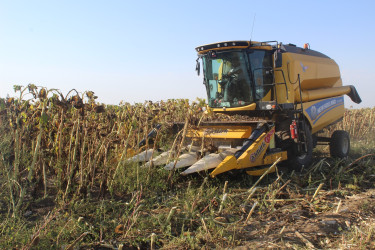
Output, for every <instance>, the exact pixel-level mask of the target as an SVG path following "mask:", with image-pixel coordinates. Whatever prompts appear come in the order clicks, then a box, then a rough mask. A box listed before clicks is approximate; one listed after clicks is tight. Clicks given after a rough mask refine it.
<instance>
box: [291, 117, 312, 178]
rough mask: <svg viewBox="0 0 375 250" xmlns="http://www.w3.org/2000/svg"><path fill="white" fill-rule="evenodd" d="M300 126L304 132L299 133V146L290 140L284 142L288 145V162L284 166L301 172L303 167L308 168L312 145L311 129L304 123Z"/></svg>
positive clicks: (310, 160)
mask: <svg viewBox="0 0 375 250" xmlns="http://www.w3.org/2000/svg"><path fill="white" fill-rule="evenodd" d="M302 126H303V127H304V130H305V132H304V133H299V136H300V138H299V140H300V145H298V144H297V143H296V142H294V141H293V140H292V139H288V140H286V141H285V142H289V143H288V144H286V145H288V146H287V148H286V149H287V152H288V160H287V161H286V165H288V167H290V168H292V169H294V170H296V171H301V169H302V168H303V167H308V166H309V165H310V164H311V162H312V158H313V157H312V152H313V148H314V145H313V137H312V135H311V129H310V127H309V125H308V124H306V123H304V124H302ZM303 127H302V128H303ZM302 128H301V129H302Z"/></svg>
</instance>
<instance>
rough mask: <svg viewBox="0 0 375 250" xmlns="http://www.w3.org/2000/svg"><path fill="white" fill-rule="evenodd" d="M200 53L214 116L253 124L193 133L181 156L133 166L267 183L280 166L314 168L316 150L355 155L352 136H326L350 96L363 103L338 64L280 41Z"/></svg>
mask: <svg viewBox="0 0 375 250" xmlns="http://www.w3.org/2000/svg"><path fill="white" fill-rule="evenodd" d="M196 51H197V52H198V59H197V67H196V69H197V71H198V75H199V72H200V62H199V59H201V60H202V63H203V72H204V76H203V83H204V85H205V87H206V90H207V102H208V105H207V106H208V109H209V110H210V111H211V112H215V113H221V114H225V115H228V116H233V115H240V116H241V117H248V118H252V119H251V121H249V120H250V119H244V120H236V121H230V122H228V121H218V122H202V123H200V124H199V125H196V126H194V125H192V126H191V127H190V128H189V129H188V130H187V132H186V138H187V140H186V142H187V143H186V146H185V147H184V148H183V149H181V151H180V152H173V151H168V152H163V153H161V154H160V155H158V156H155V157H153V159H152V162H150V161H149V160H150V158H151V154H152V152H153V151H152V150H150V149H149V150H146V151H144V152H142V153H141V154H139V155H136V156H133V157H132V158H131V159H129V160H130V161H146V163H145V164H144V165H143V166H145V167H147V166H151V165H153V166H160V165H164V168H165V169H167V170H172V169H178V168H186V167H188V168H187V169H185V170H184V171H182V172H181V174H182V175H186V174H191V173H196V172H200V171H204V170H210V169H213V170H212V172H211V173H210V175H211V176H212V177H214V176H216V175H218V174H221V173H224V172H227V171H239V170H240V171H245V172H246V173H247V174H250V175H261V174H263V173H264V172H265V171H266V169H267V168H268V167H269V166H270V165H271V164H272V163H273V162H275V161H276V160H277V159H279V158H280V159H281V161H284V162H285V163H286V164H285V165H287V166H290V167H292V168H294V169H297V170H298V169H300V168H302V167H303V166H308V165H309V164H310V163H311V161H312V151H313V148H314V147H315V146H316V145H329V148H330V153H331V156H332V157H340V158H343V157H346V156H347V155H348V154H349V150H350V138H349V134H348V133H347V132H346V131H342V130H338V131H334V132H333V134H332V136H331V137H324V136H319V133H320V132H321V131H322V130H323V129H325V128H327V127H329V126H330V125H332V124H334V123H336V122H338V121H340V120H341V119H342V118H343V115H344V97H343V95H348V96H349V97H350V98H351V100H352V101H353V102H355V103H360V102H361V98H360V97H359V95H358V93H357V91H356V89H355V87H354V86H351V85H349V86H342V80H341V76H340V71H339V67H338V66H337V64H336V63H335V61H334V60H332V59H331V58H329V57H328V56H326V55H324V54H322V53H320V52H317V51H314V50H311V49H310V46H309V45H308V44H305V45H304V47H303V48H300V47H297V46H295V45H293V44H282V43H279V42H277V41H270V42H254V41H230V42H220V43H213V44H208V45H203V46H199V47H197V48H196ZM149 136H150V137H151V136H152V135H151V133H150V134H149ZM146 139H147V138H146ZM147 155H148V157H147ZM177 156H179V157H178V158H177V159H176V157H177Z"/></svg>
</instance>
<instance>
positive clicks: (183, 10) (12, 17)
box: [0, 0, 375, 108]
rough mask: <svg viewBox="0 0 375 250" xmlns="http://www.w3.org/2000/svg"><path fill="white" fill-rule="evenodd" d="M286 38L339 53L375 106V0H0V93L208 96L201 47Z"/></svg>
mask: <svg viewBox="0 0 375 250" xmlns="http://www.w3.org/2000/svg"><path fill="white" fill-rule="evenodd" d="M254 15H255V24H254V29H253V33H252V40H256V41H268V40H278V41H280V42H283V43H293V44H296V45H298V46H302V45H303V44H304V43H306V42H308V43H309V44H310V46H311V49H314V50H317V51H320V52H322V53H324V54H326V55H328V56H329V57H331V58H333V59H334V60H335V61H336V62H337V63H338V65H339V66H340V70H341V75H342V79H343V82H344V84H348V85H349V84H352V85H355V86H356V88H357V90H358V92H359V94H360V96H361V97H362V99H363V102H362V104H361V105H356V104H354V103H353V102H351V101H350V99H348V98H347V99H346V106H347V107H350V106H352V107H354V108H357V107H373V106H375V69H374V64H375V63H374V61H375V50H374V42H375V1H372V0H368V1H361V0H357V1H344V0H341V1H334V0H331V1H259V0H257V1H251V0H247V1H245V0H244V1H235V0H233V1H222V0H216V1H204V0H198V1H196V0H191V1H176V0H174V1H169V0H168V1H163V0H160V1H151V0H150V1H142V0H139V1H127V0H122V1H120V0H118V1H112V0H107V1H95V0H86V1H84V0H75V1H70V0H64V1H61V0H60V1H54V0H48V1H47V0H46V1H36V0H35V1H33V0H24V1H21V0H9V1H4V0H0V97H5V96H6V95H7V94H9V95H10V96H13V95H14V92H13V85H15V84H16V85H24V86H25V85H27V84H29V83H34V84H36V85H38V86H44V87H47V88H58V89H60V90H61V91H63V92H64V93H67V92H68V91H69V90H70V89H72V88H75V89H77V90H78V91H81V92H83V91H85V90H92V91H94V92H95V93H96V95H98V96H99V101H100V102H103V103H107V104H118V103H119V102H120V101H121V100H124V101H127V102H130V103H134V102H143V101H145V100H153V101H158V100H166V99H169V98H188V99H191V100H194V99H195V98H196V97H201V98H205V97H206V92H205V88H204V86H203V84H202V76H200V77H198V76H197V75H196V72H195V60H196V52H195V50H194V48H195V47H196V46H198V45H202V44H207V43H212V42H219V41H228V40H249V39H250V36H251V30H252V26H253V20H254Z"/></svg>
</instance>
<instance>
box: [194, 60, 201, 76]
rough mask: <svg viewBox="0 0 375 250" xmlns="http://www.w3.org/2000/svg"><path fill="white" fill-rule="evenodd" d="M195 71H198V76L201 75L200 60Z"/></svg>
mask: <svg viewBox="0 0 375 250" xmlns="http://www.w3.org/2000/svg"><path fill="white" fill-rule="evenodd" d="M195 71H197V74H198V76H199V75H200V73H201V64H200V63H199V58H198V59H197V65H196V66H195Z"/></svg>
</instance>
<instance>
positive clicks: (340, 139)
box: [329, 130, 350, 158]
mask: <svg viewBox="0 0 375 250" xmlns="http://www.w3.org/2000/svg"><path fill="white" fill-rule="evenodd" d="M329 151H330V154H331V157H336V158H345V157H347V156H348V154H349V151H350V138H349V134H348V132H346V131H344V130H336V131H335V132H333V134H332V136H331V142H330V143H329Z"/></svg>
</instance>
